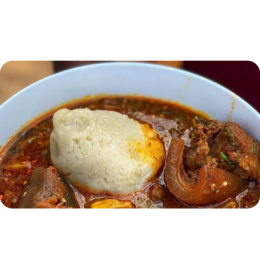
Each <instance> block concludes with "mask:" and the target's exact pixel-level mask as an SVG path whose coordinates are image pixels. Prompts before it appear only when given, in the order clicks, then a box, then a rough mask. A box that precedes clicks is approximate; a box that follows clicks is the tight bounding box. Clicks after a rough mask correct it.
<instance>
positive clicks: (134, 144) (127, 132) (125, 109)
mask: <svg viewBox="0 0 260 254" xmlns="http://www.w3.org/2000/svg"><path fill="white" fill-rule="evenodd" d="M0 122H1V123H3V124H1V129H0V132H1V133H0V134H1V135H0V146H1V149H0V184H1V185H0V198H1V200H2V203H3V204H4V205H5V206H7V207H10V208H197V207H199V208H202V207H221V208H249V207H254V206H255V205H256V204H257V203H258V201H259V197H260V190H259V182H260V143H259V141H258V140H260V133H259V131H258V126H259V124H260V116H259V114H258V113H257V112H256V111H255V110H254V109H253V108H252V107H251V106H250V105H248V104H247V103H246V102H245V101H243V100H242V99H241V98H239V97H238V96H237V95H235V94H234V93H232V92H231V91H229V90H227V89H225V88H223V87H222V86H220V85H218V84H216V83H214V82H212V81H210V80H208V79H205V78H203V77H200V76H198V75H195V74H192V73H189V72H185V71H182V70H178V69H174V68H168V67H162V66H157V65H151V64H141V63H107V64H97V65H91V66H85V67H80V68H75V69H71V70H68V71H65V72H61V73H58V74H55V75H53V76H50V77H48V78H45V79H43V80H41V81H39V82H36V83H35V84H33V85H31V86H29V87H27V88H26V89H24V90H22V91H21V92H19V93H18V94H16V95H15V96H13V97H12V98H10V99H9V100H8V101H7V102H5V103H4V104H3V105H1V106H0Z"/></svg>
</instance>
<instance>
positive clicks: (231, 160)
mask: <svg viewBox="0 0 260 254" xmlns="http://www.w3.org/2000/svg"><path fill="white" fill-rule="evenodd" d="M209 155H211V156H212V157H214V158H216V159H217V161H218V165H219V167H220V168H222V169H226V170H229V171H232V172H234V173H237V174H239V175H240V176H242V177H244V178H249V179H256V180H257V181H258V182H259V181H260V163H259V157H260V156H259V142H258V141H255V140H254V139H253V138H252V137H251V136H249V135H247V134H246V133H245V131H244V130H243V129H242V128H241V127H240V126H239V125H238V124H237V123H231V122H227V123H225V124H224V126H223V128H222V129H221V131H220V132H219V134H218V135H217V136H216V138H215V139H214V140H213V143H212V145H211V147H210V152H209Z"/></svg>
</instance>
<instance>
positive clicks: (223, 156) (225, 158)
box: [220, 152, 234, 168]
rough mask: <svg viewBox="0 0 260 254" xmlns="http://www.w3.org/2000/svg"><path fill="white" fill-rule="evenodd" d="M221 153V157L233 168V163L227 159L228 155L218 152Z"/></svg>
mask: <svg viewBox="0 0 260 254" xmlns="http://www.w3.org/2000/svg"><path fill="white" fill-rule="evenodd" d="M220 155H221V158H222V159H223V160H224V161H225V162H226V163H227V164H228V165H229V166H231V167H232V168H234V165H233V163H232V162H231V161H230V160H229V159H228V157H227V156H226V155H225V154H224V153H222V152H221V153H220Z"/></svg>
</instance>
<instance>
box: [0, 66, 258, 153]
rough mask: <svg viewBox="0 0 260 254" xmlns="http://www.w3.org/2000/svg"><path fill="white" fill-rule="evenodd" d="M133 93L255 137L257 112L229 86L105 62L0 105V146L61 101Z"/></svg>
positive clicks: (46, 82)
mask: <svg viewBox="0 0 260 254" xmlns="http://www.w3.org/2000/svg"><path fill="white" fill-rule="evenodd" d="M136 93H137V94H140V95H144V96H148V97H154V98H160V99H167V100H171V101H177V102H179V103H180V104H184V105H187V106H190V107H192V108H194V109H196V110H201V111H203V112H205V113H206V114H208V115H209V116H210V117H212V118H216V119H218V120H220V121H222V122H225V121H227V120H231V121H234V122H237V123H239V124H240V125H241V126H242V127H243V128H244V129H245V131H246V132H248V133H249V134H250V135H252V136H253V137H254V138H255V139H258V140H260V132H259V126H260V115H259V114H258V113H257V111H256V110H254V109H253V108H252V107H251V106H250V105H249V104H248V103H246V102H245V101H244V100H242V99H241V98H240V97H238V96H236V95H235V94H234V93H232V92H231V91H229V90H227V89H225V88H224V87H222V86H220V85H218V84H216V83H214V82H212V81H210V80H208V79H205V78H203V77H200V76H198V75H195V74H192V73H189V72H186V71H183V70H179V69H174V68H168V67H163V66H159V65H153V64H143V63H105V64H95V65H88V66H84V67H79V68H74V69H70V70H67V71H64V72H61V73H58V74H55V75H52V76H50V77H47V78H45V79H42V80H40V81H38V82H36V83H34V84H33V85H31V86H29V87H27V88H25V89H23V90H22V91H20V92H19V93H17V94H16V95H14V96H13V97H12V98H10V99H9V100H8V101H6V102H5V103H4V104H2V105H1V106H0V147H3V146H4V145H5V144H6V143H7V142H8V140H9V138H10V137H11V136H13V135H14V134H16V133H17V131H18V130H19V129H20V128H21V126H23V125H24V124H26V123H28V121H30V120H31V119H33V118H35V117H36V116H38V115H39V114H41V113H43V112H45V111H48V110H49V109H51V108H53V107H55V106H59V105H60V104H61V103H64V102H66V101H70V100H72V99H74V98H75V99H77V98H82V97H84V96H86V95H97V94H112V95H113V94H120V95H124V94H136ZM0 150H1V148H0Z"/></svg>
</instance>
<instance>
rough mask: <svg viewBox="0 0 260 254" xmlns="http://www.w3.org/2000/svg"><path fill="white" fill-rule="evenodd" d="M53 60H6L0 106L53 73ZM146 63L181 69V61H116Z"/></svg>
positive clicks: (0, 72)
mask: <svg viewBox="0 0 260 254" xmlns="http://www.w3.org/2000/svg"><path fill="white" fill-rule="evenodd" d="M52 61H53V60H8V61H7V62H5V63H4V64H3V65H2V66H1V68H0V104H1V103H3V102H4V101H5V100H7V99H8V98H9V97H11V96H12V95H14V94H15V93H17V92H18V91H20V90H21V89H23V88H25V87H26V86H28V85H30V84H32V83H34V82H36V81H38V80H40V79H42V78H45V77H47V76H49V75H52V74H53V73H54V69H53V62H52ZM117 61H147V62H153V63H158V64H164V65H168V66H172V67H181V66H182V61H183V60H117Z"/></svg>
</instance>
